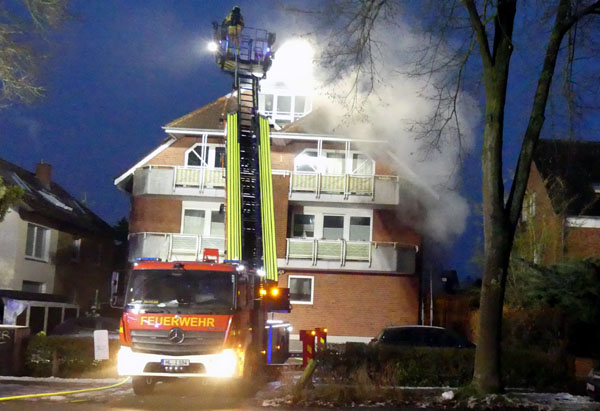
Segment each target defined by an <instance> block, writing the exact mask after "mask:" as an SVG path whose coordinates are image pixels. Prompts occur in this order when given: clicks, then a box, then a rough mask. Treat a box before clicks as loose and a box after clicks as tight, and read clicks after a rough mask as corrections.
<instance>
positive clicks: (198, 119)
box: [165, 94, 237, 130]
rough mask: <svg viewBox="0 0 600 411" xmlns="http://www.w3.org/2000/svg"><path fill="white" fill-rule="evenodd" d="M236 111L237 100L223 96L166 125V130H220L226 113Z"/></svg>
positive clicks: (223, 124)
mask: <svg viewBox="0 0 600 411" xmlns="http://www.w3.org/2000/svg"><path fill="white" fill-rule="evenodd" d="M236 110H237V99H236V98H235V96H234V95H233V94H229V95H227V96H223V97H220V98H218V99H217V100H215V101H213V102H212V103H208V104H207V105H205V106H203V107H200V108H199V109H196V110H194V111H192V112H191V113H188V114H186V115H185V116H183V117H179V118H178V119H176V120H173V121H171V122H170V123H169V124H167V125H166V126H165V127H166V128H196V129H207V130H222V129H224V128H225V117H226V116H227V113H229V112H232V111H236Z"/></svg>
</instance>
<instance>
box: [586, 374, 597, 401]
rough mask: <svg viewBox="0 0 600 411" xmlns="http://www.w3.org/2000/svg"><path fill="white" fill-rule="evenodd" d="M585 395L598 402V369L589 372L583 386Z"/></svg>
mask: <svg viewBox="0 0 600 411" xmlns="http://www.w3.org/2000/svg"><path fill="white" fill-rule="evenodd" d="M585 391H586V392H587V395H589V396H590V397H592V398H593V399H594V400H596V401H600V369H595V370H591V371H590V373H589V374H588V379H587V382H586V384H585Z"/></svg>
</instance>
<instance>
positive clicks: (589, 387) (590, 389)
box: [585, 382, 596, 392]
mask: <svg viewBox="0 0 600 411" xmlns="http://www.w3.org/2000/svg"><path fill="white" fill-rule="evenodd" d="M585 386H586V387H587V390H588V391H591V392H594V391H596V387H594V386H593V385H592V384H590V383H589V382H588V383H587V384H586V385H585Z"/></svg>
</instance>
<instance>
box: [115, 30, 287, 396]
mask: <svg viewBox="0 0 600 411" xmlns="http://www.w3.org/2000/svg"><path fill="white" fill-rule="evenodd" d="M213 26H214V27H213V28H214V40H215V42H214V44H213V48H214V51H215V54H216V62H217V64H218V65H219V66H220V68H221V69H222V70H223V71H224V72H226V73H229V74H231V75H232V76H233V79H234V82H233V88H234V92H233V93H232V96H234V97H232V98H235V96H236V97H237V103H238V104H237V111H235V112H232V113H228V114H227V123H226V133H225V140H226V141H225V143H226V160H225V170H226V177H225V178H226V201H225V203H224V204H223V206H222V211H223V212H224V213H225V218H226V259H225V260H223V261H219V251H218V250H213V249H205V250H204V252H203V255H202V258H201V260H202V261H158V260H156V259H145V258H142V259H139V260H138V261H136V262H135V263H134V264H133V267H132V269H131V270H129V271H128V272H127V273H114V274H113V278H112V283H111V302H112V305H113V306H115V307H122V308H123V311H124V312H123V316H122V318H121V325H120V342H121V347H120V350H119V352H118V359H117V360H118V366H117V368H118V372H119V374H120V375H123V376H132V383H133V389H134V392H135V393H136V394H138V395H141V394H148V393H150V392H152V390H153V387H154V384H155V383H156V382H157V381H160V380H163V379H167V378H174V377H175V378H182V377H205V378H206V377H209V378H218V379H235V378H251V377H253V376H254V375H256V373H259V372H261V369H263V368H264V366H265V365H266V364H269V363H271V364H273V363H277V362H283V361H285V359H286V358H287V356H288V347H289V328H288V327H289V324H287V323H284V322H282V321H277V320H273V319H272V318H271V319H270V318H269V316H271V317H272V315H271V314H270V313H272V312H276V311H279V312H289V310H290V305H289V290H288V289H284V288H279V287H278V286H277V274H278V273H277V259H276V254H275V222H274V213H273V185H272V177H271V175H272V174H271V158H270V137H269V122H268V119H267V118H266V117H264V116H262V115H259V113H258V110H257V107H258V89H259V80H260V79H261V78H264V77H265V76H266V73H267V71H268V69H269V67H270V65H271V57H272V46H273V43H274V41H275V35H274V34H273V33H268V32H266V31H265V30H259V29H252V28H245V29H244V31H243V35H242V37H241V41H237V40H236V44H235V45H234V44H232V42H230V39H229V38H228V37H227V30H223V27H221V26H220V25H218V24H216V23H215V24H213Z"/></svg>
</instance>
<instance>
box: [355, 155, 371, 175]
mask: <svg viewBox="0 0 600 411" xmlns="http://www.w3.org/2000/svg"><path fill="white" fill-rule="evenodd" d="M352 174H359V175H373V160H371V159H370V158H369V157H368V156H367V155H366V154H361V153H353V154H352Z"/></svg>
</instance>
